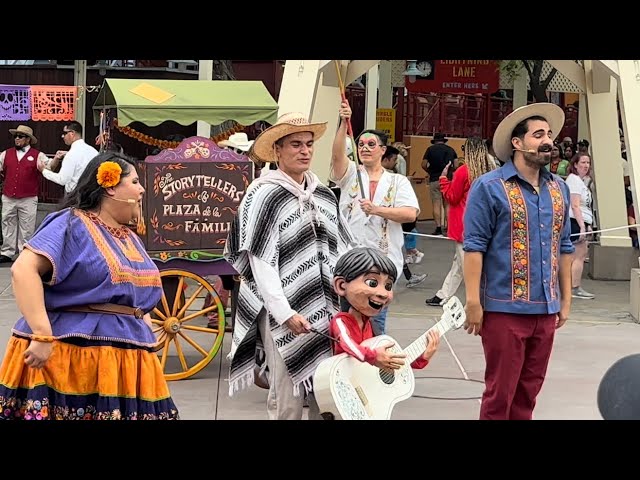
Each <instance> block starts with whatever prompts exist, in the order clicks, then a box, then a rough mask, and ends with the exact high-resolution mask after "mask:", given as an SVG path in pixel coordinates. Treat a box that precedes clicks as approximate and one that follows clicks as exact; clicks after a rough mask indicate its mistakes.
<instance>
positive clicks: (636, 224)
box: [404, 223, 640, 240]
mask: <svg viewBox="0 0 640 480" xmlns="http://www.w3.org/2000/svg"><path fill="white" fill-rule="evenodd" d="M633 227H640V223H635V224H633V225H624V226H621V227H611V228H603V229H602V230H593V231H591V232H585V233H584V235H592V234H594V233H602V232H612V231H614V230H624V229H626V228H633ZM404 234H405V235H415V236H416V237H425V238H439V239H440V240H451V239H450V238H449V237H445V236H444V235H428V234H426V233H417V232H404ZM571 236H572V237H579V236H580V234H579V233H574V234H572V235H571Z"/></svg>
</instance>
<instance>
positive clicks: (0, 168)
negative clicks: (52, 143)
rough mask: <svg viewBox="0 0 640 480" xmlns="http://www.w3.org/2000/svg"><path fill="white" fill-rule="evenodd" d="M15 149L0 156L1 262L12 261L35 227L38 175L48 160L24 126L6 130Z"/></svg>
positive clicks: (29, 130) (31, 133)
mask: <svg viewBox="0 0 640 480" xmlns="http://www.w3.org/2000/svg"><path fill="white" fill-rule="evenodd" d="M9 133H11V134H12V135H13V138H14V142H15V146H14V147H12V148H9V149H7V150H5V151H4V152H2V153H0V172H2V175H3V177H4V185H3V188H2V237H3V243H2V248H1V249H0V263H8V262H12V261H13V257H14V256H15V254H16V253H20V252H21V251H22V248H23V246H24V243H25V242H26V241H27V240H29V238H31V235H33V232H34V230H35V228H36V213H37V211H38V188H39V186H40V172H39V170H41V169H42V168H45V167H46V166H47V165H48V164H49V162H50V161H49V158H48V157H47V156H46V155H45V154H44V153H42V152H40V151H39V150H36V149H35V148H34V147H33V146H32V145H35V144H36V143H38V139H37V138H36V137H35V136H34V135H33V130H32V129H31V128H30V127H27V126H26V125H20V126H18V128H11V129H9Z"/></svg>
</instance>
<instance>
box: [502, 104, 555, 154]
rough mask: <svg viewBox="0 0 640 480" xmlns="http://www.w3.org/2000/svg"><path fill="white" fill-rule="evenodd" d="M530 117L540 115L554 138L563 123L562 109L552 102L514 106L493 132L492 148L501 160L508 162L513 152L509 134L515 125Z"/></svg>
mask: <svg viewBox="0 0 640 480" xmlns="http://www.w3.org/2000/svg"><path fill="white" fill-rule="evenodd" d="M531 117H542V118H544V119H545V120H546V121H547V123H548V124H549V128H550V129H551V132H552V133H551V136H552V137H553V138H552V140H554V139H555V138H556V137H557V136H558V134H559V133H560V130H562V127H563V125H564V110H562V108H560V107H559V106H558V105H556V104H554V103H545V102H541V103H532V104H531V105H525V106H524V107H520V108H516V109H515V110H514V111H513V112H511V113H510V114H509V115H507V116H506V117H504V119H502V121H501V122H500V124H499V125H498V128H496V131H495V133H494V134H493V142H492V145H493V150H494V151H495V152H496V156H497V157H498V158H499V159H500V160H502V161H503V162H508V161H509V159H510V158H511V154H512V153H513V145H512V144H511V138H512V137H511V134H512V133H513V129H514V128H515V126H516V125H518V124H519V123H520V122H522V121H523V120H526V119H527V118H531Z"/></svg>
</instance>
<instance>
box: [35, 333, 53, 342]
mask: <svg viewBox="0 0 640 480" xmlns="http://www.w3.org/2000/svg"><path fill="white" fill-rule="evenodd" d="M30 338H31V340H33V341H35V342H45V343H53V341H54V340H55V337H54V336H53V335H35V334H31V336H30Z"/></svg>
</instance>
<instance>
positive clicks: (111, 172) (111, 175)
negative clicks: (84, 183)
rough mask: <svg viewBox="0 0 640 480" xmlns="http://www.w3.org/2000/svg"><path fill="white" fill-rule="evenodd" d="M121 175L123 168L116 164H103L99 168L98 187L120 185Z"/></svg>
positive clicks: (109, 162)
mask: <svg viewBox="0 0 640 480" xmlns="http://www.w3.org/2000/svg"><path fill="white" fill-rule="evenodd" d="M120 174H122V167H121V166H120V165H118V164H117V163H116V162H111V161H108V162H103V163H101V164H100V166H99V167H98V174H97V175H96V178H97V179H98V185H100V186H101V187H102V188H109V187H115V186H116V185H118V183H120Z"/></svg>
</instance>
